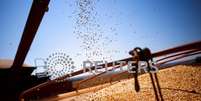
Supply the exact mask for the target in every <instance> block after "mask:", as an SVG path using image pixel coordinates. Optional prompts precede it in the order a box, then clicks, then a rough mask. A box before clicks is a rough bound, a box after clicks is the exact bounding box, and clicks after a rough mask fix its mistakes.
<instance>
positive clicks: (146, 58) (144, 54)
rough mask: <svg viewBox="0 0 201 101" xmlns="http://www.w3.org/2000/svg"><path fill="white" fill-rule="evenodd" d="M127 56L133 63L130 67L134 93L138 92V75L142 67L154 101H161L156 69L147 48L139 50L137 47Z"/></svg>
mask: <svg viewBox="0 0 201 101" xmlns="http://www.w3.org/2000/svg"><path fill="white" fill-rule="evenodd" d="M129 54H130V55H132V56H133V61H134V63H132V64H131V65H132V69H131V70H132V71H133V72H132V74H133V77H134V82H135V83H134V84H135V86H134V88H135V91H136V92H139V91H140V84H139V81H138V73H139V71H140V70H141V69H142V67H143V69H144V70H145V72H148V73H149V76H150V79H151V83H152V86H153V89H154V93H155V97H156V100H157V101H163V96H162V93H161V88H160V84H159V80H158V77H157V74H156V71H157V68H156V67H155V66H154V62H153V57H152V54H151V51H150V49H149V48H144V49H141V48H139V47H136V48H134V49H133V50H131V51H130V52H129ZM141 61H143V62H144V63H145V65H146V66H141ZM144 67H146V68H144Z"/></svg>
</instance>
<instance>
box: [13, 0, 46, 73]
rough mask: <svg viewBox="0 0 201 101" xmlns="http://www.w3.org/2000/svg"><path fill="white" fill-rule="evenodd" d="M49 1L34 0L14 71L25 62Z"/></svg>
mask: <svg viewBox="0 0 201 101" xmlns="http://www.w3.org/2000/svg"><path fill="white" fill-rule="evenodd" d="M49 1H50V0H33V3H32V7H31V10H30V12H29V16H28V19H27V22H26V25H25V28H24V31H23V34H22V37H21V41H20V44H19V46H18V50H17V53H16V56H15V59H14V62H13V65H12V67H11V69H12V70H13V71H17V69H18V68H19V67H21V66H22V64H23V63H24V60H25V58H26V55H27V53H28V51H29V49H30V47H31V44H32V42H33V39H34V37H35V35H36V32H37V30H38V27H39V25H40V23H41V21H42V18H43V16H44V14H45V12H46V11H47V10H48V4H49Z"/></svg>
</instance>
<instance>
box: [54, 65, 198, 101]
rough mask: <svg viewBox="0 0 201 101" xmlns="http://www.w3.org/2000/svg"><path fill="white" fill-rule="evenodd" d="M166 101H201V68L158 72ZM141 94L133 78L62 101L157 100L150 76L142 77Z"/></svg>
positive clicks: (190, 67) (172, 69) (178, 67)
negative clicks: (136, 89)
mask: <svg viewBox="0 0 201 101" xmlns="http://www.w3.org/2000/svg"><path fill="white" fill-rule="evenodd" d="M158 78H159V80H160V85H161V90H162V94H163V98H164V100H165V101H173V100H174V101H200V100H201V86H200V85H201V66H175V67H173V68H168V69H164V70H161V71H160V72H159V73H158ZM139 80H140V86H141V91H140V92H139V93H136V92H135V91H134V81H133V79H128V80H124V81H121V82H119V83H116V84H113V85H111V86H107V87H105V88H103V89H101V90H97V91H94V92H88V93H85V94H81V95H77V96H74V97H70V98H69V97H67V98H65V96H60V97H61V98H58V99H59V100H60V101H80V100H82V101H133V100H134V101H144V100H148V101H155V98H154V92H153V89H152V85H151V81H150V78H149V75H148V74H144V75H141V76H140V77H139Z"/></svg>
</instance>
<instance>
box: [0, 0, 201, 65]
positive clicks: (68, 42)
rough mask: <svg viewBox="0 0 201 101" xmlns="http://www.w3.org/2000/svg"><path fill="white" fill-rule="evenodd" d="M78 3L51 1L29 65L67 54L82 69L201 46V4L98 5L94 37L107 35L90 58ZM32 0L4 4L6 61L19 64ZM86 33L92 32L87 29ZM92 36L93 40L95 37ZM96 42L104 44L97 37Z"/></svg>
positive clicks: (168, 0)
mask: <svg viewBox="0 0 201 101" xmlns="http://www.w3.org/2000/svg"><path fill="white" fill-rule="evenodd" d="M76 1H78V0H51V1H50V5H49V11H48V12H47V13H46V14H45V16H44V18H43V21H42V23H41V25H40V27H39V29H38V32H37V35H36V37H35V39H34V42H33V43H32V46H31V49H30V51H29V53H28V55H27V57H26V60H25V63H27V64H31V65H34V59H36V58H47V57H48V56H49V55H50V54H52V53H54V52H65V53H66V54H68V55H69V56H70V57H72V59H73V61H75V63H76V66H77V67H79V66H80V64H81V62H82V61H83V60H86V59H87V56H86V54H88V53H91V52H94V51H96V52H97V47H98V48H100V49H99V50H100V51H99V52H98V53H101V55H94V56H93V55H92V56H91V57H90V59H94V60H101V59H103V57H105V58H104V59H105V60H109V61H110V60H117V59H121V58H124V57H128V56H129V55H128V53H127V52H128V51H129V50H131V49H132V48H134V47H136V46H140V47H149V48H150V49H151V50H152V51H153V52H156V51H159V50H162V49H166V48H170V47H174V46H177V45H181V44H185V43H189V42H193V41H197V40H201V19H200V18H201V1H200V0H94V4H93V5H91V6H93V7H94V10H93V12H94V13H97V15H95V16H93V14H92V16H93V17H94V18H92V21H91V23H92V24H95V25H98V27H94V26H88V28H91V29H92V30H93V32H95V33H97V34H98V35H102V37H101V38H100V40H98V42H97V43H95V44H94V43H93V44H94V45H95V47H94V48H92V50H88V51H89V52H88V53H87V52H86V50H85V49H84V47H86V46H83V42H87V40H84V39H83V38H81V37H79V36H78V35H77V33H75V28H78V29H76V30H79V27H78V25H77V24H76V21H77V18H78V14H79V8H78V7H77V5H76ZM31 3H32V0H1V3H0V12H1V16H0V32H1V34H0V59H14V56H15V54H16V50H17V47H18V45H19V41H20V38H21V35H22V32H23V28H24V25H25V23H26V20H27V16H28V13H29V10H30V7H31ZM82 28H86V27H82ZM80 30H81V29H80ZM90 35H92V34H90ZM95 38H98V37H97V36H96V37H95Z"/></svg>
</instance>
